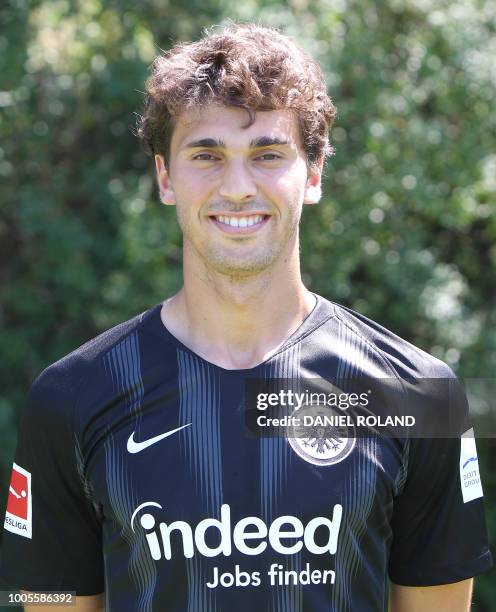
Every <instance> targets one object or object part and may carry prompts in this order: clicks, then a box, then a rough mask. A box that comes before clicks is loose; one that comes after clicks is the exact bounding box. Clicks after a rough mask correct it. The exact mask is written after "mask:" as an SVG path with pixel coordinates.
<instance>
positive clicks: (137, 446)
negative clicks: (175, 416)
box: [127, 423, 191, 455]
mask: <svg viewBox="0 0 496 612" xmlns="http://www.w3.org/2000/svg"><path fill="white" fill-rule="evenodd" d="M190 425H191V423H188V424H187V425H183V426H182V427H178V428H177V429H173V430H172V431H167V432H165V433H163V434H160V435H159V436H155V437H154V438H149V439H148V440H143V442H136V441H135V439H134V431H133V433H132V434H131V435H130V436H129V440H128V441H127V450H128V452H129V453H132V454H133V455H134V454H135V453H140V452H141V451H142V450H145V448H148V447H149V446H151V445H152V444H155V443H156V442H160V440H163V439H164V438H168V437H169V436H172V434H175V433H176V432H178V431H181V429H184V428H185V427H189V426H190Z"/></svg>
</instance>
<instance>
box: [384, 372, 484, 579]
mask: <svg viewBox="0 0 496 612" xmlns="http://www.w3.org/2000/svg"><path fill="white" fill-rule="evenodd" d="M449 390H450V393H449V399H448V402H449V404H448V405H449V407H450V408H452V410H451V414H453V412H455V413H458V415H460V414H461V413H463V412H464V417H460V416H458V417H457V418H460V430H461V431H462V432H464V433H462V435H460V436H457V437H455V436H453V435H451V436H450V437H445V438H430V439H429V438H418V439H411V440H409V442H408V444H407V445H406V447H407V449H408V451H407V461H406V464H407V467H406V472H405V473H406V478H405V480H404V484H403V486H402V487H401V491H400V492H399V494H398V495H397V497H396V498H395V500H394V506H393V516H392V530H393V541H392V546H391V552H390V563H389V577H390V579H391V580H392V581H393V582H394V583H396V584H401V585H406V586H434V585H440V584H449V583H453V582H458V581H460V580H464V579H467V578H471V577H473V576H475V575H477V574H479V573H481V572H483V571H485V570H487V569H488V568H490V567H491V566H492V556H491V552H490V550H489V547H488V538H487V531H486V524H485V516H484V505H483V492H482V484H481V481H480V474H479V466H478V459H477V451H476V445H475V438H474V431H473V429H471V428H470V424H469V420H468V406H467V401H466V397H465V393H464V391H463V388H462V386H461V384H460V383H459V381H458V380H457V379H456V378H454V379H452V380H451V381H450V385H449ZM460 407H462V409H460ZM436 408H437V409H439V406H437V407H436V406H434V407H433V409H436ZM444 408H445V409H446V406H445V407H444ZM447 418H448V416H447Z"/></svg>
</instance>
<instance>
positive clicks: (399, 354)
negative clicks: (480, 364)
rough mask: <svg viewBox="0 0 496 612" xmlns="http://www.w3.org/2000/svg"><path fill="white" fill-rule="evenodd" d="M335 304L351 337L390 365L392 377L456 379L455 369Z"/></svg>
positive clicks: (363, 317) (367, 319) (339, 316)
mask: <svg viewBox="0 0 496 612" xmlns="http://www.w3.org/2000/svg"><path fill="white" fill-rule="evenodd" d="M333 305H334V306H335V315H336V318H337V319H338V320H339V321H340V323H341V324H342V325H343V326H344V327H345V328H346V329H347V332H348V333H349V335H350V336H351V337H354V338H356V339H357V341H360V342H361V343H363V344H364V345H366V346H367V347H368V350H369V351H370V353H372V354H373V355H375V357H376V358H377V359H380V360H381V362H383V363H387V365H388V368H389V369H390V371H391V375H395V376H398V377H400V378H431V379H439V378H443V379H445V378H448V379H456V376H455V374H454V372H453V370H452V369H451V368H450V367H449V366H448V365H447V364H446V363H444V362H443V361H441V360H440V359H437V358H436V357H434V356H433V355H430V354H429V353H427V352H426V351H424V350H423V349H421V348H419V347H417V346H414V345H413V344H411V343H410V342H408V341H407V340H405V339H404V338H401V337H400V336H398V335H397V334H395V333H394V332H392V331H391V330H389V329H387V328H386V327H384V326H382V325H380V324H379V323H377V322H375V321H373V320H372V319H369V318H367V317H365V316H364V315H362V314H360V313H358V312H355V311H354V310H352V309H351V308H347V307H345V306H341V305H339V304H336V303H333Z"/></svg>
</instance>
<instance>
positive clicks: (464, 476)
mask: <svg viewBox="0 0 496 612" xmlns="http://www.w3.org/2000/svg"><path fill="white" fill-rule="evenodd" d="M460 483H461V487H462V495H463V503H464V504H466V503H467V502H469V501H472V500H473V499H477V498H479V497H482V484H481V479H480V474H479V460H478V457H477V449H476V447H475V437H474V430H473V428H471V429H469V430H467V431H466V432H465V433H464V434H462V437H461V445H460Z"/></svg>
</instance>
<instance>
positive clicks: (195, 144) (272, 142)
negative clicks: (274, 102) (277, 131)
mask: <svg viewBox="0 0 496 612" xmlns="http://www.w3.org/2000/svg"><path fill="white" fill-rule="evenodd" d="M287 144H288V141H287V140H281V139H280V138H274V137H272V136H260V137H259V138H254V139H253V140H251V141H250V148H251V149H257V148H261V147H273V146H277V145H278V146H284V145H287ZM184 148H185V149H225V148H226V143H225V142H224V141H223V140H216V139H215V138H202V139H200V140H193V141H192V142H189V143H188V144H186V145H185V146H184Z"/></svg>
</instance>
